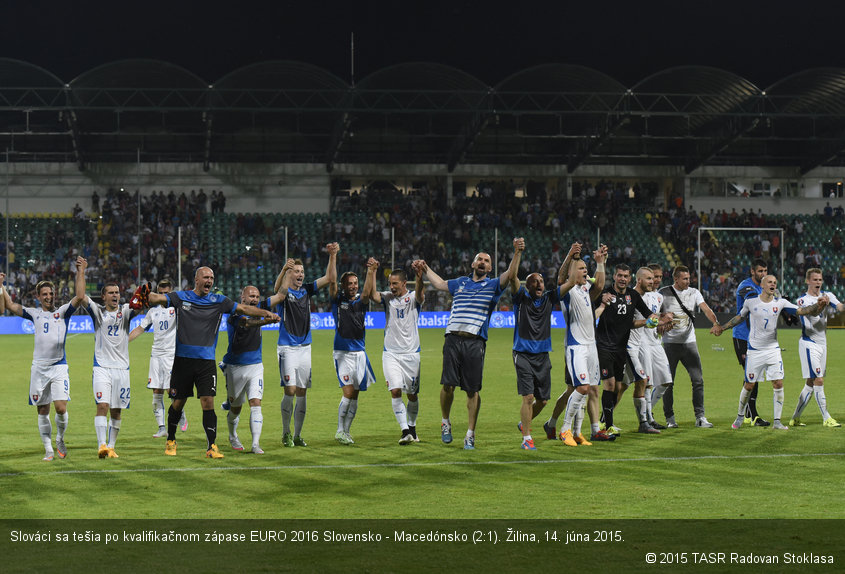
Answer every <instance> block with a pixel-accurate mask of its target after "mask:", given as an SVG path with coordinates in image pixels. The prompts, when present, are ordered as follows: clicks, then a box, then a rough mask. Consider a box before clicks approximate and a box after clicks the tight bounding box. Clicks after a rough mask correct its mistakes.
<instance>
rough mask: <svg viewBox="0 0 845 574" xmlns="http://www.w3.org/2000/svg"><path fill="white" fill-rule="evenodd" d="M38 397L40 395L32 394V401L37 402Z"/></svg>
mask: <svg viewBox="0 0 845 574" xmlns="http://www.w3.org/2000/svg"><path fill="white" fill-rule="evenodd" d="M38 397H39V395H32V402H34V403H37V402H38Z"/></svg>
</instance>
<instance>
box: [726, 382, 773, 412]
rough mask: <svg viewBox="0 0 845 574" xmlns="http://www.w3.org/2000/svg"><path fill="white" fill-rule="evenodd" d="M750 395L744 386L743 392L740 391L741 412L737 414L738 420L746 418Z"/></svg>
mask: <svg viewBox="0 0 845 574" xmlns="http://www.w3.org/2000/svg"><path fill="white" fill-rule="evenodd" d="M749 395H751V391H749V390H747V389H746V388H745V385H743V386H742V390H741V391H739V410H738V411H737V413H736V416H737V418H745V407H746V405H747V404H748V397H749ZM781 402H782V401H781Z"/></svg>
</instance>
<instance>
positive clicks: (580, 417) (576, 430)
mask: <svg viewBox="0 0 845 574" xmlns="http://www.w3.org/2000/svg"><path fill="white" fill-rule="evenodd" d="M584 402H585V403H586V402H587V401H586V400H585V401H584ZM584 410H585V408H584V407H583V405H582V407H581V409H579V410H578V412H577V413H575V426H573V427H572V434H573V436H580V435H581V424H582V423H583V422H584Z"/></svg>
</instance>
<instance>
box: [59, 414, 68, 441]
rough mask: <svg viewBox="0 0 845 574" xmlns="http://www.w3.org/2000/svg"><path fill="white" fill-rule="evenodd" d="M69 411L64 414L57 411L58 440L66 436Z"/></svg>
mask: <svg viewBox="0 0 845 574" xmlns="http://www.w3.org/2000/svg"><path fill="white" fill-rule="evenodd" d="M67 421H68V417H67V411H65V412H64V413H62V414H59V413H56V440H62V439H63V438H65V429H66V428H67Z"/></svg>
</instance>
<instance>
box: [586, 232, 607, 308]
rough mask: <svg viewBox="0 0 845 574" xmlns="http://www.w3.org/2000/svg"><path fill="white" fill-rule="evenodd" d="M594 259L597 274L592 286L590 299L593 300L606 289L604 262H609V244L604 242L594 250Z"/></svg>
mask: <svg viewBox="0 0 845 574" xmlns="http://www.w3.org/2000/svg"><path fill="white" fill-rule="evenodd" d="M593 259H595V261H596V276H595V277H594V278H593V279H594V280H595V281H594V283H593V286H592V287H590V299H592V300H593V301H595V300H596V298H597V297H598V296H599V295H600V294H601V292H602V291H604V264H605V263H606V262H607V245H605V244H604V243H602V244H601V245H599V248H598V249H596V250H595V251H593Z"/></svg>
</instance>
